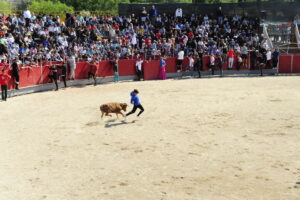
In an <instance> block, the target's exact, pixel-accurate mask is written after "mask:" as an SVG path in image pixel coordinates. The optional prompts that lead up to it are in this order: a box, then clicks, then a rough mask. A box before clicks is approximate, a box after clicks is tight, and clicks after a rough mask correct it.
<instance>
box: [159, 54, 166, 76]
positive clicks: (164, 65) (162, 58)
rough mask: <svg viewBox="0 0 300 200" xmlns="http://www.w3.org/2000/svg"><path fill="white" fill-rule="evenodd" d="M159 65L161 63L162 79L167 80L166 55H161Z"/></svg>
mask: <svg viewBox="0 0 300 200" xmlns="http://www.w3.org/2000/svg"><path fill="white" fill-rule="evenodd" d="M159 65H160V79H162V80H166V79H167V72H166V61H165V59H164V57H161V59H160V63H159Z"/></svg>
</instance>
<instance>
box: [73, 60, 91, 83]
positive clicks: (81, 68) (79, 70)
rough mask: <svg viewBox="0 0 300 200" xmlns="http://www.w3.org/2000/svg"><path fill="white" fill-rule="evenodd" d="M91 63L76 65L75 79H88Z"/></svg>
mask: <svg viewBox="0 0 300 200" xmlns="http://www.w3.org/2000/svg"><path fill="white" fill-rule="evenodd" d="M88 72H89V63H87V62H80V63H77V64H76V69H75V79H85V78H87V77H88Z"/></svg>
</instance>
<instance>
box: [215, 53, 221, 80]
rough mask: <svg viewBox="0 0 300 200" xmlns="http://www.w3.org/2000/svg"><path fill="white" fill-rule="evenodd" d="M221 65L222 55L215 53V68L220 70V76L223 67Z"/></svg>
mask: <svg viewBox="0 0 300 200" xmlns="http://www.w3.org/2000/svg"><path fill="white" fill-rule="evenodd" d="M222 66H223V62H222V56H221V55H220V54H217V55H216V67H217V69H219V70H220V76H221V77H222V76H223V69H222Z"/></svg>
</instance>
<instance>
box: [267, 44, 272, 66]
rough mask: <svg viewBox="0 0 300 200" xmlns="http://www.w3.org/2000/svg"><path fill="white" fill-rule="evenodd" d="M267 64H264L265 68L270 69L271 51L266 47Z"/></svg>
mask: <svg viewBox="0 0 300 200" xmlns="http://www.w3.org/2000/svg"><path fill="white" fill-rule="evenodd" d="M266 56H267V65H266V68H267V69H271V68H272V52H271V49H268V50H267V54H266Z"/></svg>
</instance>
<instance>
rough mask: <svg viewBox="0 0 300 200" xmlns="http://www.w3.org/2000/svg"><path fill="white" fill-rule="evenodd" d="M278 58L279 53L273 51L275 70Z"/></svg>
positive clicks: (276, 50)
mask: <svg viewBox="0 0 300 200" xmlns="http://www.w3.org/2000/svg"><path fill="white" fill-rule="evenodd" d="M278 58H279V51H278V49H275V51H274V52H273V53H272V63H273V68H277V64H278Z"/></svg>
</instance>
